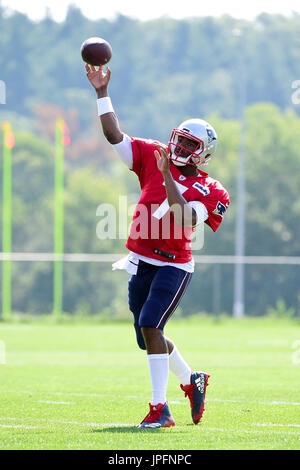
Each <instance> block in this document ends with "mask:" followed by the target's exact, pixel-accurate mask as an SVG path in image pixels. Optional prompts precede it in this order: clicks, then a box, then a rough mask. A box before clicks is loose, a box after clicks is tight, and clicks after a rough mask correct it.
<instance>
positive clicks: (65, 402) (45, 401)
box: [38, 400, 75, 405]
mask: <svg viewBox="0 0 300 470" xmlns="http://www.w3.org/2000/svg"><path fill="white" fill-rule="evenodd" d="M38 403H47V404H50V405H75V403H74V402H71V401H50V400H38Z"/></svg>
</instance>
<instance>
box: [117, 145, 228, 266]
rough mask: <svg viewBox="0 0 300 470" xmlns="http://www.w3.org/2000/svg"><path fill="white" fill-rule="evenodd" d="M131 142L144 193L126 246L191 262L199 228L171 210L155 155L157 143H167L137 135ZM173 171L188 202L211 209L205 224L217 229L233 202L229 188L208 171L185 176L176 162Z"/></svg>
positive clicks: (169, 258)
mask: <svg viewBox="0 0 300 470" xmlns="http://www.w3.org/2000/svg"><path fill="white" fill-rule="evenodd" d="M131 141H132V153H133V167H132V171H134V172H135V173H136V174H137V176H138V178H139V182H140V186H141V190H142V194H141V197H140V200H139V202H138V204H137V206H136V208H135V212H134V214H133V221H132V224H131V228H130V235H129V238H128V240H127V243H126V247H127V248H128V249H129V250H131V251H133V252H134V253H137V254H140V255H143V256H147V257H149V258H154V259H158V260H160V261H168V262H174V263H187V262H188V261H191V259H192V243H191V235H192V232H193V230H194V229H195V228H192V227H181V226H179V225H178V224H177V222H176V220H175V219H174V215H173V213H172V212H171V211H170V207H169V204H168V200H167V193H166V189H165V186H164V178H163V176H162V173H161V172H160V171H159V169H158V168H157V160H156V157H155V155H154V150H157V145H163V144H161V143H160V142H157V141H154V140H143V139H136V138H133V137H132V138H131ZM170 171H171V173H172V176H173V179H174V181H175V183H176V185H177V188H178V189H179V191H180V193H181V194H182V196H183V197H184V199H185V200H186V201H187V202H190V201H200V202H201V203H202V204H204V205H205V207H206V209H207V212H208V218H207V220H206V221H205V223H206V224H207V225H209V226H210V227H211V228H212V230H213V231H214V232H215V231H216V230H217V228H218V227H219V225H220V224H221V222H222V220H223V216H224V214H225V213H226V210H227V208H228V206H229V204H230V198H229V194H228V192H227V191H226V189H225V188H224V187H223V186H222V185H221V183H220V182H219V181H217V180H215V179H213V178H211V177H210V176H209V175H208V173H205V172H204V171H200V170H198V171H199V173H198V175H196V176H184V175H183V174H182V173H181V171H180V170H179V168H178V167H177V166H176V165H174V164H173V163H172V161H170ZM161 253H163V254H161ZM167 258H168V259H167Z"/></svg>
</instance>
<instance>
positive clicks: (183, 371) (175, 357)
mask: <svg viewBox="0 0 300 470" xmlns="http://www.w3.org/2000/svg"><path fill="white" fill-rule="evenodd" d="M169 366H170V370H171V371H172V372H173V373H174V374H175V375H176V377H177V378H178V380H179V381H180V383H181V384H182V385H189V384H190V383H191V373H192V369H191V368H190V366H189V365H188V364H187V363H186V362H185V360H184V359H183V357H182V356H181V354H180V353H179V351H178V349H177V348H176V346H174V349H173V351H172V352H171V354H170V355H169Z"/></svg>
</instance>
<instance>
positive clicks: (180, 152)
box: [168, 129, 204, 166]
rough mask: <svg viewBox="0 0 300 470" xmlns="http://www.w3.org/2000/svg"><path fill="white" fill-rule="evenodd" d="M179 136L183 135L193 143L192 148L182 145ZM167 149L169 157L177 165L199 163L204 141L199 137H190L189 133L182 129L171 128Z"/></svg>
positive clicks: (201, 159)
mask: <svg viewBox="0 0 300 470" xmlns="http://www.w3.org/2000/svg"><path fill="white" fill-rule="evenodd" d="M180 136H182V137H185V138H186V139H188V140H189V141H191V142H193V143H195V146H194V148H193V149H191V148H187V147H185V146H184V145H181V144H180ZM185 145H186V144H185ZM168 151H169V155H170V159H171V160H172V161H173V163H174V164H175V165H177V166H185V165H194V166H197V165H200V164H202V161H203V156H202V155H201V154H203V151H204V142H203V140H201V139H198V138H196V137H194V136H193V137H191V135H190V134H189V133H188V132H186V131H185V130H184V129H173V132H172V135H171V138H170V141H169V145H168Z"/></svg>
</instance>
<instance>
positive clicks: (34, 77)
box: [0, 7, 300, 318]
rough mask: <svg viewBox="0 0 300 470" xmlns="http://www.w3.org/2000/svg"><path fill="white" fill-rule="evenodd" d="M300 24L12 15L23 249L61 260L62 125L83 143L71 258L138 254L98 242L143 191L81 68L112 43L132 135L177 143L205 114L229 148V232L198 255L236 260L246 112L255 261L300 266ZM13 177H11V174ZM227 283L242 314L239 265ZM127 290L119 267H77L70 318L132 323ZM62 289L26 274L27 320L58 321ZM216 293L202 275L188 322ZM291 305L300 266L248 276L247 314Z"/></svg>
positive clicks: (16, 188) (18, 279) (70, 207)
mask: <svg viewBox="0 0 300 470" xmlns="http://www.w3.org/2000/svg"><path fill="white" fill-rule="evenodd" d="M299 26H300V17H299V15H296V14H295V15H293V16H292V17H291V18H284V17H281V16H278V15H275V16H274V15H266V14H263V15H260V16H259V17H257V18H256V20H254V21H252V22H248V21H244V20H243V21H242V20H235V19H233V18H230V17H228V16H225V17H222V18H218V19H216V18H194V19H189V20H180V21H179V20H172V19H169V18H162V19H157V20H152V21H148V22H141V21H138V20H133V19H131V18H127V17H124V16H119V17H117V18H116V19H115V20H113V21H108V20H96V21H91V20H88V19H87V18H85V17H84V16H83V15H82V13H81V11H80V10H79V9H77V8H75V7H71V8H69V11H68V15H67V17H66V20H65V21H64V22H62V23H56V22H55V21H53V20H52V19H51V17H49V16H48V17H46V18H45V19H44V20H42V21H39V22H32V21H30V20H29V19H28V18H27V17H26V16H25V15H22V14H19V13H18V14H14V15H12V16H10V17H7V16H6V15H5V14H4V10H3V9H1V14H0V47H1V56H0V79H1V80H3V81H4V82H5V83H6V88H7V100H6V105H5V106H3V105H1V108H0V121H1V122H2V121H4V120H7V119H8V120H10V122H11V123H12V126H13V129H14V131H15V135H16V147H15V149H14V151H13V251H21V252H22V251H28V252H31V251H33V252H38V251H46V252H49V251H50V252H51V251H52V250H53V202H54V197H53V186H54V180H53V178H54V168H53V163H54V123H55V119H56V118H57V117H59V116H62V117H64V119H65V120H66V122H67V124H68V126H69V128H70V134H71V145H70V146H69V147H67V148H66V155H65V200H64V204H65V251H66V252H67V253H68V252H70V253H71V252H73V253H74V252H76V253H80V252H81V253H120V252H124V254H125V253H126V250H125V249H124V240H122V241H120V240H110V239H108V240H99V239H98V238H97V236H96V226H97V223H98V221H99V218H98V219H97V216H96V210H97V207H98V205H99V204H101V203H103V202H106V203H111V204H113V205H115V206H116V207H117V208H118V198H119V196H120V195H128V200H129V202H130V203H134V202H136V201H137V197H138V193H139V185H138V182H137V179H136V176H135V175H134V174H133V173H131V172H129V171H128V170H127V169H126V167H124V165H123V164H122V163H121V162H119V161H118V160H117V157H116V156H115V154H114V152H113V150H112V149H111V147H110V146H109V145H108V144H107V143H106V142H105V140H104V137H103V135H102V132H101V130H100V129H99V121H98V118H97V116H96V103H95V94H94V92H93V90H92V89H91V87H90V85H89V83H88V82H87V79H86V76H85V71H84V64H83V62H82V59H81V57H80V45H81V43H82V42H83V40H84V39H86V38H87V37H90V36H95V35H98V36H101V37H104V38H105V39H107V40H108V41H109V42H110V43H111V44H112V47H113V58H112V61H111V69H112V79H111V86H110V93H111V96H112V99H113V103H114V107H115V109H116V111H117V114H118V116H119V118H120V122H121V126H122V129H123V130H124V131H125V132H127V133H128V134H129V135H135V136H140V137H146V138H155V139H159V140H162V141H163V142H167V141H168V139H169V136H170V133H171V130H172V128H173V127H175V126H176V125H178V123H179V122H181V121H182V120H183V119H185V118H186V117H198V116H199V117H204V118H206V119H207V120H209V121H210V122H211V124H213V125H214V127H215V128H216V130H217V133H218V136H219V147H218V151H217V153H216V156H215V157H214V158H213V159H212V161H211V162H210V164H209V166H208V167H207V171H208V172H209V173H210V174H211V176H213V177H215V178H217V179H219V180H220V181H221V182H222V183H223V184H224V186H225V187H226V188H227V189H228V191H229V193H230V196H231V200H232V203H231V205H230V209H229V211H228V213H227V214H226V217H225V220H224V222H223V224H222V226H221V227H220V229H219V231H218V232H217V233H215V234H214V233H212V232H211V231H210V229H209V228H206V229H205V244H204V248H203V250H202V251H201V252H199V253H195V254H201V253H203V254H220V255H227V254H234V232H235V221H236V217H238V214H237V212H236V211H237V204H236V199H237V192H236V191H237V190H236V188H237V162H238V152H239V139H240V131H241V124H240V117H241V111H242V108H243V105H244V104H245V105H246V108H245V110H246V111H245V122H246V153H247V178H246V189H247V198H246V208H245V211H246V214H245V216H246V254H247V255H270V256H272V255H276V256H279V255H281V256H282V255H285V256H299V251H300V246H299V237H298V233H299V212H300V204H299V197H298V186H299V185H298V174H299V170H300V159H299V154H300V133H299V129H300V118H299V108H300V106H298V105H297V104H295V103H293V101H292V94H293V93H295V90H294V89H293V88H292V83H293V82H294V81H295V80H297V79H298V78H299V79H300V60H299V58H300V47H299V46H300V38H299V33H298V31H299V30H300V29H299ZM242 78H245V82H244V81H243V80H241V79H242ZM243 92H244V93H245V95H243ZM243 96H244V98H243ZM243 99H245V101H243ZM1 145H2V144H1ZM1 150H2V149H1ZM0 172H1V175H0V177H1V178H2V165H1V168H0ZM1 181H2V179H1ZM1 184H2V183H1ZM1 197H2V195H1ZM129 220H130V218H128V221H129ZM0 223H2V221H1V222H0ZM220 276H221V277H220V279H221V282H220V284H218V286H219V287H217V288H218V289H220V290H221V293H220V295H221V310H222V311H224V312H228V313H230V312H231V310H232V291H233V267H232V266H230V265H229V266H226V265H223V266H221V268H220ZM127 279H128V275H127V274H126V273H123V272H112V271H111V266H110V265H109V264H105V265H103V264H96V263H95V264H94V263H65V265H64V310H65V311H67V312H70V313H74V312H83V311H84V312H87V313H98V312H102V313H103V315H107V316H113V317H115V318H119V317H123V316H126V315H128V309H127V305H126V297H127ZM52 283H53V265H52V264H51V263H46V262H38V263H29V262H28V263H25V262H22V263H21V262H15V263H13V309H14V310H15V311H21V312H33V313H50V312H51V309H52ZM215 295H216V279H215V271H214V268H213V267H212V266H207V265H201V264H200V265H197V269H196V272H195V275H194V279H193V281H192V283H191V285H190V287H189V291H188V293H187V295H186V297H185V299H184V302H183V304H182V306H181V310H180V311H179V312H178V315H179V314H180V312H181V313H182V314H192V313H197V311H199V310H203V311H207V312H212V311H213V309H214V298H215ZM278 299H284V301H285V302H286V304H287V306H291V307H293V308H294V309H295V312H299V299H300V289H299V282H298V268H297V267H272V266H247V268H246V312H247V313H248V314H251V315H263V314H264V313H265V312H266V310H267V308H268V307H269V306H273V307H274V306H275V305H276V302H277V301H278ZM195 305H197V306H198V305H199V307H197V308H195Z"/></svg>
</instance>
